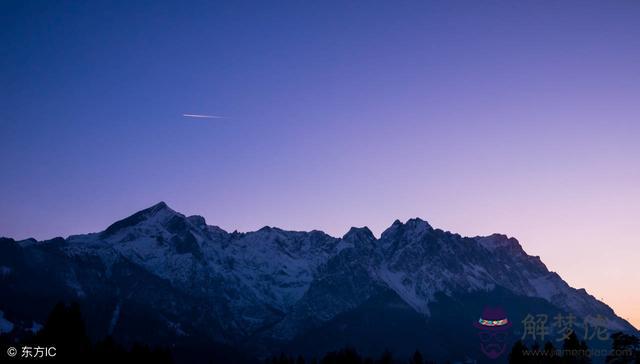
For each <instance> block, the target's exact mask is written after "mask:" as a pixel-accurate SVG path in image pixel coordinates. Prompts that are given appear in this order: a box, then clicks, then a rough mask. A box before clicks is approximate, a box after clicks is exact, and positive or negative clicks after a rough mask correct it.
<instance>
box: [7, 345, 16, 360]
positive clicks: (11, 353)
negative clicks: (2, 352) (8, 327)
mask: <svg viewBox="0 0 640 364" xmlns="http://www.w3.org/2000/svg"><path fill="white" fill-rule="evenodd" d="M17 354H18V350H17V349H16V348H14V347H13V346H9V349H7V355H9V356H10V357H12V358H13V357H14V356H16V355H17Z"/></svg>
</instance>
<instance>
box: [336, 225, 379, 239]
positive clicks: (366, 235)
mask: <svg viewBox="0 0 640 364" xmlns="http://www.w3.org/2000/svg"><path fill="white" fill-rule="evenodd" d="M342 239H343V240H353V239H355V240H358V241H372V240H375V239H376V238H375V237H374V236H373V233H372V232H371V230H369V228H368V227H366V226H364V227H361V228H357V227H351V229H349V231H348V232H347V233H346V234H344V236H343V237H342Z"/></svg>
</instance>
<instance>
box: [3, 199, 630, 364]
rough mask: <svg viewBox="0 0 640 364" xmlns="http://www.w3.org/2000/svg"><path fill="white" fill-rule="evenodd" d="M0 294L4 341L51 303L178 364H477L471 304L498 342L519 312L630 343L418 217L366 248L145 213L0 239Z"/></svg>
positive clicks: (41, 316) (520, 254) (537, 276)
mask: <svg viewBox="0 0 640 364" xmlns="http://www.w3.org/2000/svg"><path fill="white" fill-rule="evenodd" d="M0 291H1V292H2V299H1V300H0V313H1V314H2V316H0V323H2V325H0V332H4V334H9V335H14V336H16V337H19V336H20V335H26V334H27V333H29V332H33V331H36V330H38V328H39V327H41V325H42V324H43V322H44V321H45V320H46V317H47V314H48V312H49V311H50V309H51V307H53V306H54V305H55V303H56V302H59V301H76V302H79V303H80V305H81V306H82V309H83V314H84V316H85V318H86V322H87V328H88V332H89V334H90V336H91V337H93V338H95V339H98V338H101V337H104V336H105V335H111V336H113V337H114V338H116V339H117V340H119V341H121V342H123V343H132V342H136V341H139V342H145V343H150V344H155V345H167V346H170V347H172V348H173V349H174V350H175V352H176V353H177V354H176V355H178V356H180V355H183V357H190V358H191V359H193V358H194V357H196V356H197V355H200V354H198V353H202V355H209V356H210V355H214V356H215V355H218V356H221V357H224V356H225V355H242V356H243V358H244V359H245V360H246V361H251V360H252V359H254V358H264V357H265V356H267V355H270V354H274V353H279V352H280V351H287V352H293V353H295V354H298V353H299V354H303V355H307V356H317V355H320V354H321V353H323V352H326V351H328V350H333V349H336V348H340V347H342V346H344V345H353V346H355V347H357V348H359V349H360V350H363V351H364V352H365V353H371V354H373V355H377V354H379V353H380V352H381V351H382V350H383V349H385V348H386V349H389V350H391V351H393V352H394V353H397V355H399V356H401V357H402V356H403V355H404V356H408V355H409V354H410V353H412V352H413V351H414V350H416V349H420V350H421V351H422V352H423V353H426V356H427V357H430V358H433V359H438V360H444V359H459V360H463V359H468V358H478V359H481V358H482V354H481V353H480V351H479V349H478V347H479V345H478V339H477V332H476V328H475V327H474V326H473V323H474V322H476V321H477V320H478V318H479V317H480V314H481V312H482V310H483V307H487V306H490V307H493V306H500V307H502V308H504V310H505V311H506V312H507V314H508V315H509V319H510V320H511V322H513V327H512V334H511V337H510V340H515V339H516V338H519V337H521V336H523V334H525V332H524V331H523V328H522V324H521V321H522V320H523V319H524V318H525V317H526V316H527V315H529V314H531V315H534V316H535V315H539V314H544V315H548V317H549V327H550V328H551V325H552V318H553V316H554V315H557V314H567V315H568V314H572V315H574V316H575V317H576V318H577V319H576V328H577V330H583V331H584V329H585V328H586V327H585V326H584V324H583V322H584V320H585V319H587V320H589V319H590V318H594V317H597V318H598V320H599V321H598V322H599V323H600V325H601V326H602V327H605V328H606V329H607V330H610V331H612V332H613V331H624V332H631V333H637V330H636V329H635V328H634V327H633V326H632V325H631V324H629V323H628V322H627V321H625V320H624V319H622V318H620V317H618V316H617V315H616V314H615V313H614V311H613V310H612V309H611V308H610V307H608V306H607V305H606V304H605V303H603V302H601V301H598V300H597V299H595V298H594V297H593V296H591V295H590V294H588V293H587V292H586V291H585V290H584V289H575V288H572V287H570V286H569V285H568V284H567V283H566V282H565V281H564V280H563V279H562V278H561V277H560V276H559V275H558V274H556V273H554V272H551V271H549V270H548V269H547V267H546V266H545V265H544V263H543V262H542V261H541V260H540V258H539V257H535V256H530V255H528V254H527V253H526V252H525V251H524V250H523V248H522V246H521V245H520V243H519V242H518V241H517V240H516V239H514V238H509V237H507V236H505V235H500V234H494V235H490V236H483V237H462V236H460V235H458V234H455V233H451V232H447V231H443V230H440V229H436V228H433V227H432V226H431V225H429V223H427V222H426V221H423V220H421V219H418V218H415V219H410V220H408V221H406V222H404V223H403V222H400V221H397V220H396V221H395V222H393V223H392V224H391V226H390V227H389V228H388V229H386V230H385V231H384V232H383V233H382V235H381V236H380V238H376V237H375V236H374V235H373V234H372V232H371V231H370V230H369V229H368V228H366V227H362V228H351V229H350V230H349V231H348V232H347V233H346V234H345V235H344V236H343V237H342V238H335V237H332V236H329V235H327V234H325V233H323V232H322V231H317V230H313V231H310V232H300V231H286V230H282V229H279V228H275V227H268V226H265V227H263V228H262V229H260V230H258V231H254V232H246V233H240V232H231V233H229V232H227V231H224V230H223V229H221V228H219V227H217V226H211V225H207V223H206V222H205V219H204V218H203V217H201V216H185V215H182V214H180V213H178V212H176V211H174V210H172V209H171V208H170V207H169V206H167V204H165V203H164V202H160V203H158V204H156V205H154V206H152V207H149V208H147V209H144V210H142V211H139V212H137V213H135V214H133V215H131V216H129V217H127V218H125V219H123V220H120V221H117V222H115V223H114V224H112V225H111V226H109V227H107V228H106V229H105V230H104V231H101V232H97V233H90V234H85V235H73V236H69V237H68V238H66V239H64V238H54V239H50V240H45V241H36V240H35V239H27V240H22V241H15V240H13V239H10V238H1V239H0ZM549 335H551V336H552V335H553V334H552V333H550V334H549ZM551 336H550V337H551ZM191 359H189V361H191Z"/></svg>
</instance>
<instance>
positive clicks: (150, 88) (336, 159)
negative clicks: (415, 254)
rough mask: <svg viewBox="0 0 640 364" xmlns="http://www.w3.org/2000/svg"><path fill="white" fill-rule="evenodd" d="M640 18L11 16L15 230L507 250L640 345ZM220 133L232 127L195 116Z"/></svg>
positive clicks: (609, 7) (503, 7) (294, 5)
mask: <svg viewBox="0 0 640 364" xmlns="http://www.w3.org/2000/svg"><path fill="white" fill-rule="evenodd" d="M638 19H640V2H638V1H632V0H626V1H625V0H621V1H599V2H593V1H500V2H497V1H430V2H427V1H415V2H412V1H361V2H354V1H335V2H330V1H291V2H288V1H272V2H267V1H256V2H243V1H229V2H224V3H223V2H219V3H210V2H206V3H205V2H194V3H190V4H188V5H186V4H183V3H182V2H174V3H162V4H161V3H160V2H158V1H123V2H104V1H103V2H98V1H91V2H64V1H16V2H12V1H2V2H1V3H0V44H1V45H2V48H1V50H0V85H1V86H0V136H1V138H2V142H1V143H0V156H1V159H0V163H1V164H0V167H1V168H0V170H1V171H2V177H1V178H0V206H2V207H1V209H0V235H5V236H10V237H14V238H18V239H23V238H27V237H36V238H38V239H43V238H51V237H54V236H58V235H61V236H67V235H69V234H76V233H85V232H92V231H99V230H102V229H104V228H105V227H106V226H108V225H109V224H110V223H112V222H114V221H115V220H117V219H120V218H123V217H125V216H128V215H129V214H131V213H133V212H135V211H137V210H140V209H142V208H145V207H148V206H150V205H152V204H154V203H156V202H158V201H160V200H164V201H166V202H167V203H168V204H169V205H170V206H171V207H172V208H174V209H175V210H177V211H180V212H183V213H185V214H200V215H203V216H205V217H206V219H207V221H208V222H209V223H210V224H215V225H219V226H221V227H222V228H224V229H227V230H235V229H238V230H240V231H247V230H255V229H258V228H260V227H262V226H264V225H272V226H273V225H275V226H279V227H282V228H286V229H294V230H309V229H321V230H324V231H326V232H328V233H330V234H332V235H334V236H341V235H343V234H344V233H345V232H346V231H347V230H348V228H349V227H350V226H352V225H355V226H363V225H367V226H369V227H370V228H371V229H372V230H373V231H374V233H375V234H376V235H379V234H380V233H381V232H382V231H383V230H384V229H385V228H386V227H388V226H389V225H391V223H392V222H393V220H394V219H396V218H398V219H401V220H405V219H407V218H410V217H415V216H419V217H422V218H423V219H425V220H428V221H429V222H430V223H431V224H432V225H433V226H435V227H440V228H443V229H446V230H451V231H455V232H459V233H461V234H463V235H470V236H475V235H484V234H490V233H493V232H502V233H506V234H508V235H510V236H514V237H516V238H518V239H519V240H520V242H521V243H522V244H523V246H524V248H525V249H526V250H527V252H528V253H530V254H533V255H540V256H541V257H542V259H543V261H544V262H545V263H546V264H547V266H548V267H549V268H550V269H552V270H555V271H557V272H558V273H559V274H560V275H561V276H562V277H563V278H565V279H566V280H567V281H568V282H569V283H570V284H571V285H573V286H574V287H577V288H580V287H584V288H586V289H587V290H588V291H589V292H590V293H591V294H593V295H594V296H596V297H597V298H599V299H603V300H604V301H605V302H607V303H608V304H609V305H611V306H612V307H613V308H614V310H615V311H616V312H617V313H618V314H619V315H621V316H622V317H624V318H627V319H629V320H631V322H632V323H634V324H635V325H636V327H640V291H639V290H638V287H640V269H639V266H640V264H639V261H640V231H639V229H638V227H639V224H640V223H639V218H640V21H639V20H638ZM183 114H204V115H216V116H224V117H225V118H217V119H207V118H186V117H183V116H182V115H183Z"/></svg>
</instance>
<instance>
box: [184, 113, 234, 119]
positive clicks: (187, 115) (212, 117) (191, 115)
mask: <svg viewBox="0 0 640 364" xmlns="http://www.w3.org/2000/svg"><path fill="white" fill-rule="evenodd" d="M182 116H184V117H185V118H197V119H226V117H224V116H218V115H202V114H182Z"/></svg>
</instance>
